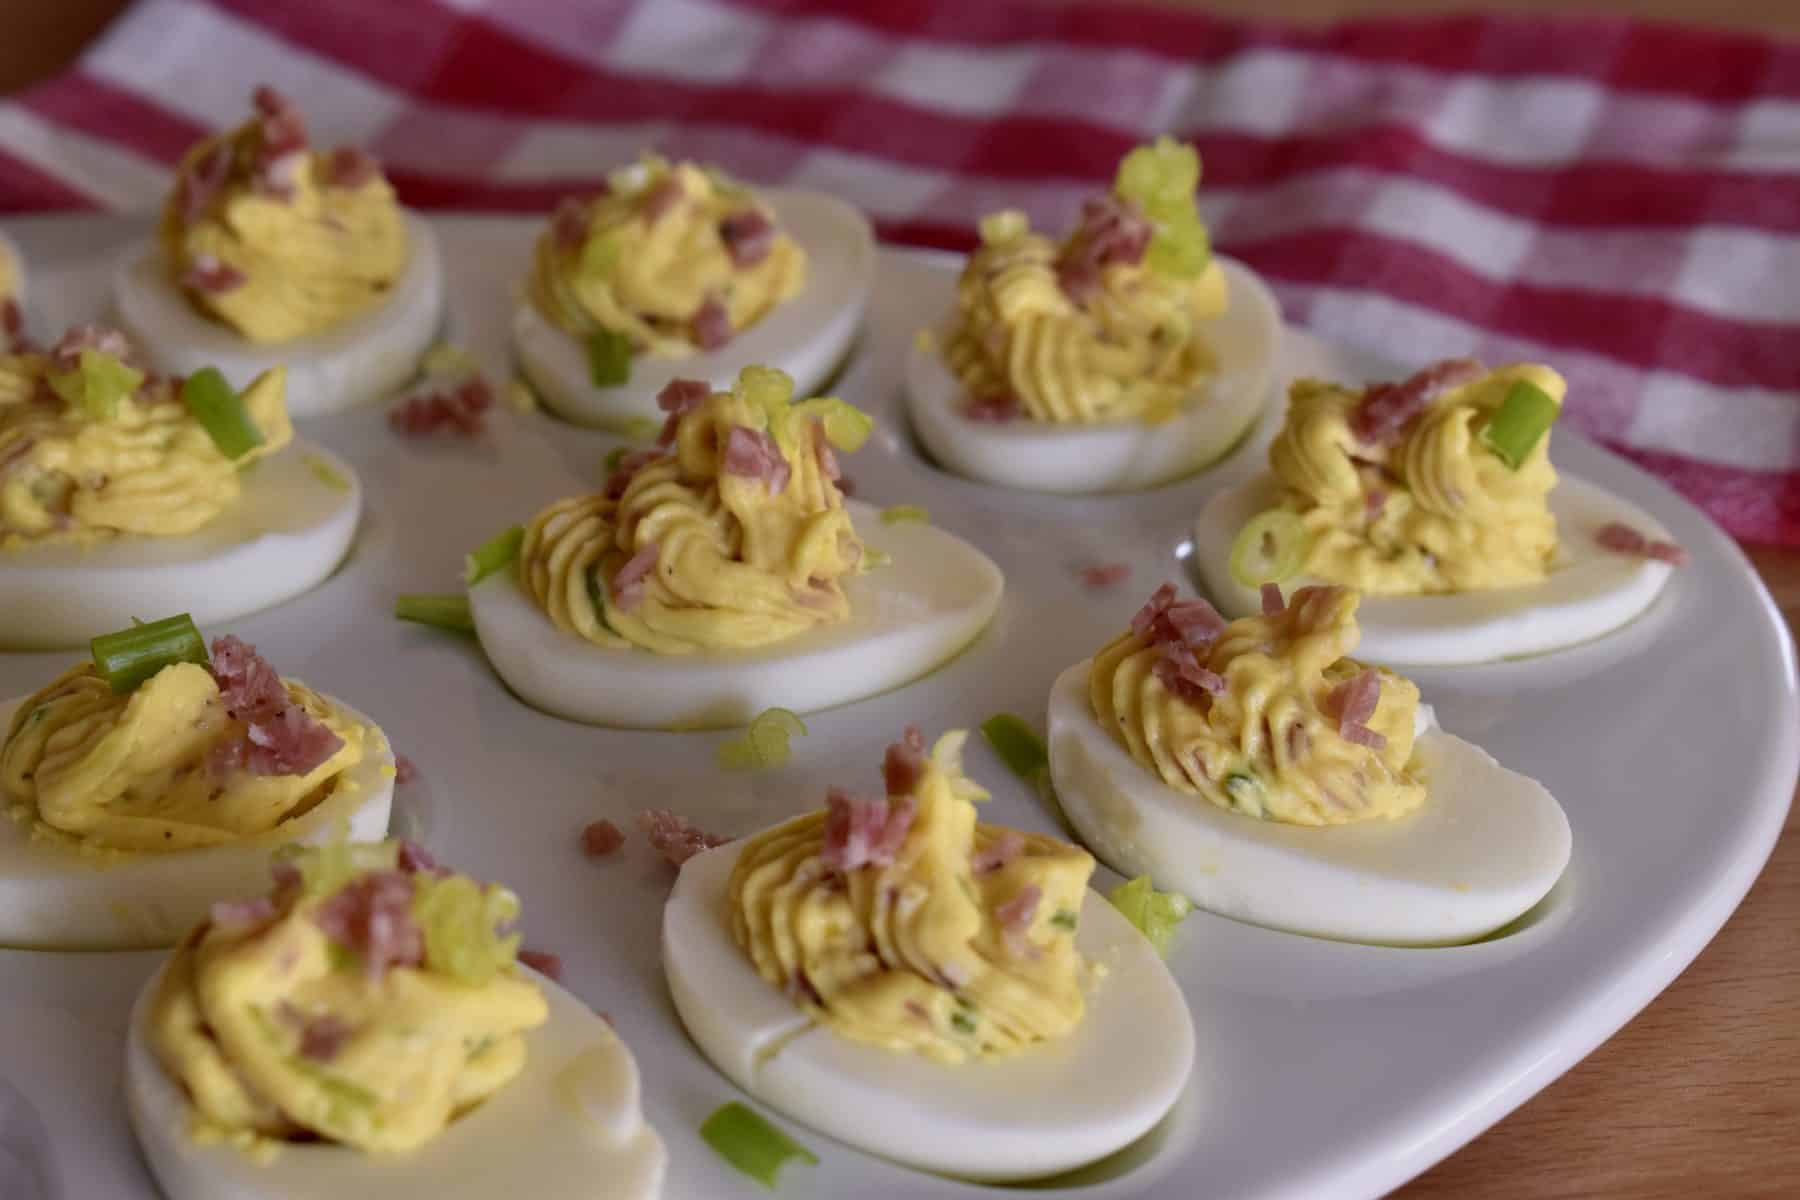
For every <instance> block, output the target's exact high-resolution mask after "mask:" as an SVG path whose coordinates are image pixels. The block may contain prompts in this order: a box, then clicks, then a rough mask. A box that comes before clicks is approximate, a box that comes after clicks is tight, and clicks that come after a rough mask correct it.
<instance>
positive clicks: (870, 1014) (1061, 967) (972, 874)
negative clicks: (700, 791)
mask: <svg viewBox="0 0 1800 1200" xmlns="http://www.w3.org/2000/svg"><path fill="white" fill-rule="evenodd" d="M965 736H966V735H965V734H963V733H962V732H960V731H958V732H952V733H947V734H945V735H944V736H943V737H942V738H940V739H939V741H938V743H937V745H936V746H935V747H934V748H933V749H932V751H931V752H930V754H929V756H928V757H926V758H925V759H924V769H923V771H922V772H921V773H920V774H919V775H918V778H917V782H916V784H915V786H914V787H913V788H912V790H911V791H910V792H909V793H908V795H909V796H910V797H911V799H912V802H913V803H914V804H916V811H915V815H914V817H913V820H912V823H911V826H910V828H909V829H908V831H907V832H906V835H905V839H904V841H903V842H902V843H901V844H900V846H899V847H898V849H897V851H896V852H895V853H894V855H893V858H892V861H891V863H888V864H887V865H877V864H875V863H870V864H867V865H864V866H861V867H857V868H855V869H852V870H847V871H840V870H836V869H833V868H832V867H830V866H828V865H827V859H826V857H825V854H824V851H825V844H826V839H827V820H828V819H827V814H826V813H824V812H817V813H811V814H809V815H807V816H803V817H799V818H797V819H795V820H793V821H789V822H788V823H787V824H785V825H781V826H778V827H776V828H775V829H771V830H769V831H767V832H766V833H763V834H760V835H758V836H757V837H754V838H752V839H750V840H749V841H748V842H746V843H745V845H744V848H743V851H742V854H741V855H740V857H739V858H738V862H737V866H736V869H735V870H734V871H733V872H732V876H731V880H730V885H729V887H730V903H731V920H732V928H733V931H734V933H735V936H736V938H737V942H738V944H739V945H740V946H741V947H743V949H744V952H745V953H746V954H747V955H749V957H750V960H751V962H752V963H754V965H755V967H756V970H757V972H758V973H759V974H760V975H761V976H762V977H763V978H764V979H766V980H767V981H768V982H769V983H771V984H773V985H774V986H776V987H778V988H781V989H783V990H784V991H785V992H786V993H787V994H788V995H789V996H790V997H792V998H793V999H794V1001H795V1002H796V1003H797V1004H799V1005H800V1006H801V1007H803V1008H804V1009H805V1010H806V1011H807V1013H808V1014H809V1015H811V1016H812V1017H813V1018H814V1019H816V1020H818V1021H820V1022H822V1023H823V1024H825V1025H826V1026H828V1027H829V1028H831V1029H832V1030H834V1031H835V1032H837V1033H838V1034H841V1035H842V1036H844V1037H847V1038H850V1039H852V1040H854V1041H858V1042H865V1043H868V1044H871V1045H876V1046H881V1047H884V1048H886V1049H889V1050H895V1051H907V1052H913V1053H917V1054H921V1055H924V1056H925V1057H927V1058H931V1059H934V1060H936V1061H939V1062H945V1063H960V1062H964V1061H966V1060H969V1059H981V1058H997V1057H1001V1056H1005V1055H1010V1054H1014V1053H1017V1052H1019V1051H1021V1050H1025V1049H1027V1048H1029V1047H1031V1046H1034V1045H1038V1044H1040V1043H1043V1042H1047V1041H1054V1040H1056V1039H1058V1038H1062V1037H1066V1036H1068V1034H1069V1033H1070V1032H1072V1031H1073V1030H1074V1029H1075V1027H1076V1026H1077V1025H1078V1024H1079V1023H1080V1021H1081V1018H1082V1014H1083V1012H1084V1008H1085V1001H1084V997H1083V991H1082V987H1083V983H1084V981H1085V980H1086V978H1087V977H1088V974H1089V972H1090V970H1091V969H1092V968H1090V967H1089V966H1088V965H1087V964H1086V963H1085V962H1084V961H1083V959H1082V958H1081V955H1080V953H1079V952H1078V951H1077V949H1076V947H1075V929H1076V923H1077V921H1078V920H1079V917H1080V913H1081V906H1082V900H1083V898H1084V896H1085V895H1086V889H1087V882H1088V878H1089V876H1090V875H1091V874H1092V873H1093V869H1094V860H1093V858H1092V857H1091V856H1090V855H1089V854H1088V853H1087V852H1086V851H1084V850H1081V849H1079V848H1077V847H1074V846H1070V845H1067V844H1065V843H1063V842H1060V841H1057V840H1056V839H1054V838H1050V837H1046V836H1043V835H1039V834H1018V833H1016V832H1014V831H1010V830H1005V829H1001V828H998V827H995V826H991V825H978V824H977V823H976V819H975V802H976V801H980V800H985V799H986V798H987V793H986V792H985V791H983V790H982V789H981V788H980V787H979V786H978V785H977V784H975V783H974V782H973V781H971V780H970V779H969V778H968V777H967V776H966V775H964V774H963V771H962V763H961V752H962V745H963V741H964V738H965ZM897 799H899V798H898V797H894V796H890V797H889V798H888V803H889V805H890V806H892V805H893V804H894V803H895V801H896V800H897ZM1003 839H1008V840H1010V841H1011V842H1012V844H1013V846H1014V848H1015V853H1014V854H1013V855H1012V856H1011V857H1010V858H1005V856H1003V855H997V856H995V857H996V858H1004V861H1003V862H1001V864H1000V865H997V866H995V865H987V866H985V867H982V866H978V856H981V855H983V854H984V853H988V854H991V853H992V852H993V850H994V848H995V847H996V846H997V845H998V844H999V843H1001V841H1002V840H1003ZM1028 892H1030V893H1032V894H1033V895H1035V897H1036V898H1035V901H1034V902H1032V903H1030V904H1029V906H1028V907H1029V912H1028V913H1025V914H1024V919H1023V920H1022V921H1021V920H1020V919H1019V911H1015V915H1014V918H1013V924H1014V927H1013V928H1011V929H1008V928H1004V927H1003V926H1004V924H1005V922H1004V920H1003V915H1004V914H1005V913H1006V912H1007V911H1008V907H1009V906H1012V907H1013V908H1014V909H1015V910H1018V906H1019V904H1020V902H1021V900H1022V899H1026V898H1027V896H1026V894H1027V893H1028ZM1021 911H1022V910H1021Z"/></svg>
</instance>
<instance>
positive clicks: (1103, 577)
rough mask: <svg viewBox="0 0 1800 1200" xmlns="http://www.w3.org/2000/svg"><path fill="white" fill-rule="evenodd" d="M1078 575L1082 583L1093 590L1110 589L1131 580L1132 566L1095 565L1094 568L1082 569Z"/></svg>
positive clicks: (1124, 564)
mask: <svg viewBox="0 0 1800 1200" xmlns="http://www.w3.org/2000/svg"><path fill="white" fill-rule="evenodd" d="M1078 574H1079V575H1080V576H1081V582H1083V583H1085V584H1087V585H1088V586H1089V587H1091V588H1108V587H1112V586H1114V585H1115V584H1120V583H1124V582H1125V581H1126V580H1127V579H1130V578H1131V564H1130V563H1095V564H1094V565H1093V566H1089V567H1082V568H1081V569H1080V571H1079V572H1078Z"/></svg>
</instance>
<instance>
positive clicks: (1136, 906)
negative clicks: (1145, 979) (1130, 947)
mask: <svg viewBox="0 0 1800 1200" xmlns="http://www.w3.org/2000/svg"><path fill="white" fill-rule="evenodd" d="M1106 898H1107V899H1108V900H1111V901H1112V905H1113V907H1114V908H1116V909H1118V910H1119V912H1120V913H1122V914H1123V915H1124V917H1125V919H1126V920H1127V921H1130V922H1131V923H1132V924H1133V925H1134V926H1136V927H1137V929H1138V931H1139V932H1140V933H1142V934H1143V935H1144V936H1145V937H1147V938H1149V939H1150V944H1151V945H1152V946H1155V947H1156V952H1157V953H1158V954H1160V955H1162V956H1164V957H1165V958H1166V957H1167V956H1168V953H1169V940H1170V939H1171V938H1173V937H1174V936H1175V927H1176V926H1177V925H1179V924H1181V919H1182V918H1183V917H1185V916H1187V915H1188V913H1190V912H1192V911H1193V908H1194V904H1193V901H1191V900H1189V899H1188V898H1187V897H1186V896H1183V895H1182V894H1181V893H1180V892H1159V891H1157V890H1156V885H1155V884H1153V883H1151V882H1150V877H1149V876H1148V875H1139V876H1138V877H1137V878H1136V879H1133V880H1131V881H1130V882H1129V883H1121V884H1120V885H1119V886H1118V887H1116V888H1114V889H1113V890H1112V892H1111V893H1109V894H1108V896H1107V897H1106Z"/></svg>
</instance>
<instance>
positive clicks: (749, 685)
mask: <svg viewBox="0 0 1800 1200" xmlns="http://www.w3.org/2000/svg"><path fill="white" fill-rule="evenodd" d="M846 507H847V508H848V509H849V511H850V514H851V519H852V521H853V523H854V524H855V526H856V532H857V535H858V536H859V537H861V538H862V540H863V542H864V543H865V544H866V545H868V546H869V547H870V548H871V549H873V550H877V551H880V552H882V553H885V554H887V555H888V556H889V557H890V558H892V559H893V561H892V563H890V564H889V565H887V566H885V567H880V568H877V569H876V570H874V571H871V572H870V573H868V574H867V575H858V576H855V577H854V578H851V579H848V580H846V581H845V582H844V591H845V594H846V595H847V596H848V597H849V600H850V619H849V620H847V621H844V622H842V623H840V624H837V625H829V626H825V627H822V628H817V629H812V630H809V631H807V632H806V633H803V634H801V635H799V636H798V637H795V638H793V639H791V640H789V641H785V642H780V643H777V644H776V645H773V646H768V647H764V648H762V649H757V650H746V651H742V652H739V653H716V654H683V655H664V654H652V653H650V652H649V651H647V650H640V649H630V650H615V649H612V648H610V647H606V646H596V645H594V644H593V643H591V642H587V641H583V640H582V639H581V638H579V637H576V636H575V635H574V634H572V633H564V632H562V631H561V630H559V629H557V628H556V627H555V626H554V625H552V624H551V623H550V618H549V617H547V616H546V615H545V614H544V611H543V610H542V609H540V608H539V607H538V606H537V605H536V604H534V603H532V600H531V597H530V595H529V594H527V593H526V591H525V589H524V588H523V587H522V586H521V585H520V583H519V581H518V579H517V577H516V576H515V574H514V572H512V571H499V572H496V573H495V574H493V575H490V576H488V577H487V578H486V579H484V580H482V581H481V582H480V583H478V584H476V585H475V586H474V587H473V588H471V589H470V590H469V607H470V609H471V611H472V612H473V614H474V617H475V628H476V631H477V632H478V633H479V635H480V637H481V647H482V649H483V650H485V651H486V652H487V656H488V660H489V661H490V662H492V663H493V664H494V669H495V670H496V671H498V672H499V673H500V678H502V679H503V680H505V681H506V684H507V686H508V687H510V688H512V690H513V691H514V692H516V693H518V695H519V696H520V697H521V698H523V699H524V700H525V701H526V702H527V703H529V704H531V705H534V706H535V707H537V708H541V709H543V710H545V711H546V712H550V713H554V714H556V715H557V716H559V717H567V718H569V719H570V720H572V721H584V722H587V723H588V724H591V725H610V726H614V727H616V728H623V729H705V728H716V727H720V726H729V725H742V724H745V723H746V722H748V721H749V720H750V719H751V718H752V717H754V716H755V715H756V714H757V713H759V712H761V711H763V710H764V709H766V708H776V707H779V708H787V709H792V710H793V711H795V712H813V711H816V710H818V709H821V708H830V707H832V706H833V705H837V704H846V703H848V702H850V701H852V700H860V699H862V698H863V697H865V696H873V695H875V694H877V693H879V692H885V691H887V690H889V689H890V688H896V687H899V686H900V685H901V684H903V683H909V682H911V681H912V680H914V679H917V678H918V677H920V676H921V675H925V674H928V673H929V672H931V671H933V670H935V669H936V668H937V667H939V666H940V665H942V664H943V663H945V662H947V661H949V660H950V659H952V658H954V657H955V656H956V655H957V653H958V652H960V651H961V650H962V649H963V647H965V646H967V645H968V644H969V643H970V642H972V641H974V640H975V638H976V637H977V636H978V635H979V634H980V633H981V631H982V630H983V629H985V628H986V627H987V623H988V621H989V620H990V619H991V618H992V617H993V615H994V609H995V608H996V607H997V606H998V605H999V603H1000V593H1001V589H1002V587H1003V580H1002V577H1001V574H1000V568H999V567H997V566H995V565H994V563H993V561H992V560H990V559H989V558H988V557H987V556H986V555H985V554H983V553H982V552H981V551H979V550H977V549H976V548H975V547H973V546H971V545H969V543H967V542H965V541H963V540H962V539H961V538H958V537H956V536H954V535H952V534H949V533H946V532H944V531H943V530H941V529H934V528H933V527H931V526H930V525H924V524H919V523H913V522H907V523H901V524H895V525H886V524H883V523H882V521H881V520H880V517H879V516H878V515H877V513H876V510H875V509H873V508H871V507H869V506H868V505H866V504H858V503H856V502H854V501H852V502H849V503H848V504H847V505H846Z"/></svg>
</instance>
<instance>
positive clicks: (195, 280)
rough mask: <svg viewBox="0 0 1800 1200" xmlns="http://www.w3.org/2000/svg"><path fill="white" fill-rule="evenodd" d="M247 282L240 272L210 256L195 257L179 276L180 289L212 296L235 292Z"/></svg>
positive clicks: (199, 255) (246, 278)
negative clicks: (189, 289) (191, 263)
mask: <svg viewBox="0 0 1800 1200" xmlns="http://www.w3.org/2000/svg"><path fill="white" fill-rule="evenodd" d="M248 282H249V279H248V277H247V276H245V274H244V273H243V272H242V271H240V270H238V269H237V268H236V267H234V266H232V265H231V264H230V263H227V262H221V261H220V260H219V259H217V258H215V257H213V256H212V255H210V254H198V255H195V256H194V262H193V265H192V266H190V267H189V268H188V269H187V270H186V271H185V272H184V273H183V274H182V276H181V286H182V287H185V288H191V289H192V290H194V291H196V292H206V293H207V294H209V295H214V296H218V295H223V294H224V293H226V292H232V291H236V290H237V289H238V288H241V287H243V286H244V284H246V283H248Z"/></svg>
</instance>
